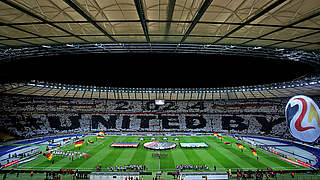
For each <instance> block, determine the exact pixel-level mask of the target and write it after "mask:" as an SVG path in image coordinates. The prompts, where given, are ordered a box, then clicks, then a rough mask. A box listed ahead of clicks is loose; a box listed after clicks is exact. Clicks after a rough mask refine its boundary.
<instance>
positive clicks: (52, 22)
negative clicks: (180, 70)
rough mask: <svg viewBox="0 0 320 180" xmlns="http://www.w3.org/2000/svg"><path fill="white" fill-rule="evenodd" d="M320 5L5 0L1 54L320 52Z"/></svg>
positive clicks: (275, 0)
mask: <svg viewBox="0 0 320 180" xmlns="http://www.w3.org/2000/svg"><path fill="white" fill-rule="evenodd" d="M319 7H320V1H315V0H237V1H232V0H197V1H195V0H108V1H102V0H55V1H49V0H3V1H1V2H0V17H1V19H0V21H1V23H0V26H1V28H0V47H1V48H8V47H12V46H13V47H16V46H39V45H57V44H70V43H97V42H100V43H120V42H135V43H136V42H141V43H142V42H143V43H155V42H158V43H159V42H160V43H177V44H179V43H180V44H181V43H200V44H204V43H206V44H211V45H217V44H229V45H240V46H256V47H260V46H263V47H271V48H295V49H303V50H320V35H319V33H320V25H319V21H320V16H319V15H320V8H319Z"/></svg>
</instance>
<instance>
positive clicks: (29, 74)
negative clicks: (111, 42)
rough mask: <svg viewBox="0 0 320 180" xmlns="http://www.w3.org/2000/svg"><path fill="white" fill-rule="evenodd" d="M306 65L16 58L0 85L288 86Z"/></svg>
mask: <svg viewBox="0 0 320 180" xmlns="http://www.w3.org/2000/svg"><path fill="white" fill-rule="evenodd" d="M313 71H314V69H313V68H312V67H310V66H309V65H305V64H301V63H297V62H292V61H290V62H289V61H282V60H271V59H261V58H255V57H237V56H222V55H220V56H218V55H200V54H129V53H127V54H100V55H97V54H96V55H93V54H89V55H68V56H52V57H38V58H33V59H20V60H15V61H12V62H6V63H3V64H1V65H0V80H1V82H2V83H3V82H18V81H19V82H20V81H29V80H33V79H34V80H43V81H49V82H60V83H67V84H79V85H96V86H110V87H153V88H157V87H159V88H210V87H211V88H214V87H228V86H243V85H244V86H246V85H257V84H265V83H274V82H282V81H290V80H293V79H295V78H297V77H300V76H303V75H305V74H307V73H309V72H313Z"/></svg>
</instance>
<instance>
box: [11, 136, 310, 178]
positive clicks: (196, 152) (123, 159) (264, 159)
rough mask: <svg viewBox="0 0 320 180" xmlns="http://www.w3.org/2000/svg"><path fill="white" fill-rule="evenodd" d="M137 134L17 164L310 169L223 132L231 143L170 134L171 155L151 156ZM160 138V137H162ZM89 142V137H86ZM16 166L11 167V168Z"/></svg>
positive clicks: (155, 168) (39, 166)
mask: <svg viewBox="0 0 320 180" xmlns="http://www.w3.org/2000/svg"><path fill="white" fill-rule="evenodd" d="M138 138H139V137H138V136H106V137H105V138H104V139H98V140H97V141H96V139H95V137H94V136H91V137H90V136H89V137H86V138H85V140H87V139H91V140H94V141H95V143H94V144H88V145H87V144H84V145H83V146H82V147H81V148H80V150H79V149H78V148H75V147H74V145H73V143H71V144H69V145H66V146H64V147H62V148H61V150H63V151H80V152H86V153H90V155H91V156H90V158H88V159H86V158H84V157H82V158H81V159H76V160H74V161H71V160H69V159H68V158H67V157H61V156H54V157H53V159H54V160H55V163H54V164H51V162H50V161H48V160H47V159H46V158H45V157H44V156H42V155H41V157H40V158H38V159H36V160H34V161H31V162H28V163H25V164H23V165H20V166H19V167H14V168H16V169H34V170H59V169H67V168H73V169H75V168H79V170H92V171H96V167H97V165H98V164H101V165H102V171H106V167H108V166H115V165H124V164H142V165H146V166H147V168H148V169H149V171H153V172H156V171H159V170H163V171H174V170H175V168H176V165H180V164H194V165H198V164H199V165H201V164H206V165H207V166H208V167H209V168H210V171H212V170H213V166H214V165H215V166H216V167H217V171H225V170H228V169H234V170H235V169H237V168H239V169H243V170H249V169H250V170H256V169H267V168H268V167H271V168H273V169H274V170H291V169H307V168H304V167H301V166H297V165H294V164H290V163H288V162H285V161H282V160H280V159H279V158H278V157H277V156H276V155H271V154H267V153H265V152H263V151H261V150H260V149H258V148H256V151H257V153H258V156H259V160H257V159H256V157H255V156H253V154H252V152H251V150H250V148H249V146H248V145H245V146H246V148H247V149H245V150H244V151H243V152H241V150H240V149H239V148H238V147H237V145H236V144H235V143H236V142H237V141H236V140H235V139H233V138H231V137H228V136H223V141H228V142H232V145H226V144H223V143H222V142H221V141H220V140H219V139H218V138H216V137H213V136H200V137H199V136H197V137H194V136H192V137H185V136H184V137H179V138H180V141H173V137H168V138H169V140H168V141H171V142H175V143H176V144H177V147H176V148H175V149H172V150H164V151H161V152H163V153H167V154H168V157H161V158H160V159H159V158H157V157H152V153H154V152H157V151H152V150H148V149H144V148H143V145H142V144H143V143H145V142H149V141H151V140H149V138H148V137H146V138H145V139H146V140H145V141H138ZM159 139H160V138H157V140H159ZM85 142H86V141H85ZM112 142H140V145H139V147H138V148H112V147H110V144H112ZM179 142H205V143H206V144H208V145H209V147H208V148H199V149H196V148H194V149H183V148H180V147H179V144H178V143H179ZM11 168H13V167H10V169H11Z"/></svg>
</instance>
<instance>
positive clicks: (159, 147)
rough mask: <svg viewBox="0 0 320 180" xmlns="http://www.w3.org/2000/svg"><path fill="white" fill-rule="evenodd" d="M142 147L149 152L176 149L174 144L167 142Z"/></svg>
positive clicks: (145, 144)
mask: <svg viewBox="0 0 320 180" xmlns="http://www.w3.org/2000/svg"><path fill="white" fill-rule="evenodd" d="M143 147H145V148H147V149H151V150H166V149H172V148H175V147H176V144H175V143H172V142H167V141H152V142H147V143H144V144H143Z"/></svg>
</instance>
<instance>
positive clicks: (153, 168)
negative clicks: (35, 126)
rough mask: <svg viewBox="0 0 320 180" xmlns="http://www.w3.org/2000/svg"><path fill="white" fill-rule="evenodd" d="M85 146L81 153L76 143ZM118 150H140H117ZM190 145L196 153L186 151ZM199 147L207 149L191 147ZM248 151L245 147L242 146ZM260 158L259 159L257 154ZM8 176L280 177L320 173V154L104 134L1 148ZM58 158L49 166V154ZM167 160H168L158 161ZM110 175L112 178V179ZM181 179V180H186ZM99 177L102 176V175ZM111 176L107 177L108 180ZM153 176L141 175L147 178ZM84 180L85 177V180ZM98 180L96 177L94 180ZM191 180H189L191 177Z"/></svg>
mask: <svg viewBox="0 0 320 180" xmlns="http://www.w3.org/2000/svg"><path fill="white" fill-rule="evenodd" d="M80 140H83V144H82V145H81V146H79V147H76V146H75V142H78V141H80ZM154 141H167V142H171V143H174V144H176V145H177V146H176V147H174V148H172V149H168V150H150V149H147V148H145V147H144V146H143V144H145V143H149V142H154ZM113 143H117V144H125V145H126V144H138V146H137V147H125V148H117V147H113V146H111V145H112V144H113ZM180 143H182V144H183V145H186V144H188V143H189V144H190V147H187V148H185V147H182V146H181V145H180ZM194 143H198V144H205V145H207V147H205V146H203V147H191V146H192V145H194ZM240 145H242V147H241V146H240ZM251 148H253V149H254V151H255V152H256V156H255V155H254V153H253V151H252V149H251ZM0 150H1V154H0V162H1V166H2V170H1V171H2V172H6V171H10V170H11V171H17V172H19V171H21V172H31V171H35V172H46V171H48V172H50V171H53V172H57V173H59V172H61V170H62V169H63V170H64V171H66V170H67V169H72V170H73V172H74V171H75V170H78V171H79V172H83V173H87V174H86V176H90V174H91V173H92V172H108V173H128V172H139V173H142V174H143V173H147V174H148V173H151V174H153V175H154V174H155V173H158V172H162V173H163V174H166V173H177V174H174V175H178V174H179V173H182V172H198V173H200V172H201V173H209V172H226V173H228V174H229V172H231V173H232V174H233V176H235V175H236V174H237V172H245V173H247V174H248V175H249V174H250V172H254V173H255V172H257V171H260V170H263V171H265V172H270V169H271V170H272V171H274V172H277V173H278V174H280V172H313V171H314V170H315V169H318V165H319V164H318V157H319V156H318V155H319V154H320V153H319V152H320V150H319V149H318V148H315V147H313V146H309V145H306V144H301V143H298V142H294V141H289V140H283V139H276V138H270V137H261V136H248V135H246V136H241V135H230V134H216V133H215V134H213V133H192V134H188V133H175V134H170V133H165V134H164V133H161V134H160V133H106V135H101V136H100V135H99V134H98V133H88V134H74V135H58V136H50V137H43V138H35V139H28V140H19V141H9V142H7V143H5V144H2V145H1V146H0ZM50 152H53V155H52V159H51V160H48V158H47V157H45V156H44V155H43V153H47V154H48V153H50ZM154 154H165V155H166V156H153V155H154ZM109 175H110V174H109ZM180 175H181V174H180ZM96 176H99V175H96ZM106 176H107V175H106ZM143 176H145V178H146V177H147V175H141V174H140V175H137V176H136V177H137V178H141V177H143ZM83 177H84V175H83ZM92 177H93V176H92ZM123 177H125V176H123ZM172 177H173V176H172ZM185 179H187V178H186V177H185Z"/></svg>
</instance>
